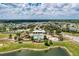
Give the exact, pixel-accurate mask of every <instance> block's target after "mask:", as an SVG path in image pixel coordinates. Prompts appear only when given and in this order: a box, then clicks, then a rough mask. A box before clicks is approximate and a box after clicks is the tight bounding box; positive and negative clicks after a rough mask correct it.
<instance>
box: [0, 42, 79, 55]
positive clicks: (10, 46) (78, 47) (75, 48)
mask: <svg viewBox="0 0 79 59" xmlns="http://www.w3.org/2000/svg"><path fill="white" fill-rule="evenodd" d="M51 46H52V47H53V46H64V47H66V48H67V49H68V50H69V51H70V52H71V53H72V54H73V56H79V44H76V43H75V42H71V41H63V42H61V41H60V42H53V45H51ZM19 48H35V49H44V48H48V46H45V45H44V44H43V43H33V42H31V41H30V42H29V43H27V42H26V43H25V42H24V43H22V44H19V43H15V42H7V43H4V46H2V47H0V52H6V51H11V50H15V49H19Z"/></svg>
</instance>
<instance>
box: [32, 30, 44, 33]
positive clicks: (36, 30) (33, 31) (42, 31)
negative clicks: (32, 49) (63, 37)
mask: <svg viewBox="0 0 79 59" xmlns="http://www.w3.org/2000/svg"><path fill="white" fill-rule="evenodd" d="M33 32H43V33H45V30H34V31H33Z"/></svg>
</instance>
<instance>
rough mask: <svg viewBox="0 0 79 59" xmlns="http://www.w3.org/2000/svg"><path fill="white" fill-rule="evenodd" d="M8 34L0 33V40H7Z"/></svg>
mask: <svg viewBox="0 0 79 59" xmlns="http://www.w3.org/2000/svg"><path fill="white" fill-rule="evenodd" d="M12 36H15V34H12ZM8 37H9V34H5V33H0V38H8Z"/></svg>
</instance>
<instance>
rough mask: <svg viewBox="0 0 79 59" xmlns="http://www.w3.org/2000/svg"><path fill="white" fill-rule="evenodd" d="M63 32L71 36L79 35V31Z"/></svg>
mask: <svg viewBox="0 0 79 59" xmlns="http://www.w3.org/2000/svg"><path fill="white" fill-rule="evenodd" d="M64 33H65V34H68V35H72V36H79V33H70V32H64Z"/></svg>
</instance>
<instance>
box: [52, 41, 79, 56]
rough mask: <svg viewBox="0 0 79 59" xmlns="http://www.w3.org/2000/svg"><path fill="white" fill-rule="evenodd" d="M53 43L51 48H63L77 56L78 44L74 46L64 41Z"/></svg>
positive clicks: (78, 53) (78, 51)
mask: <svg viewBox="0 0 79 59" xmlns="http://www.w3.org/2000/svg"><path fill="white" fill-rule="evenodd" d="M53 43H54V44H53V46H64V47H66V48H67V49H68V50H69V51H70V52H71V53H72V54H73V56H79V44H76V42H71V41H66V42H53Z"/></svg>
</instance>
